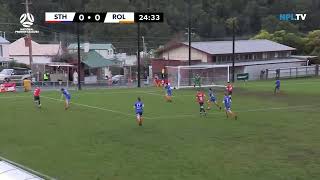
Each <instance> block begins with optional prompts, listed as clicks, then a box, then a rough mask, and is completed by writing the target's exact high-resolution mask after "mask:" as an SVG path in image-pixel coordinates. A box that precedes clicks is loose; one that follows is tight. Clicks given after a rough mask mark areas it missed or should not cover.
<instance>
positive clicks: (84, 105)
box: [41, 96, 135, 117]
mask: <svg viewBox="0 0 320 180" xmlns="http://www.w3.org/2000/svg"><path fill="white" fill-rule="evenodd" d="M41 97H43V98H47V99H50V100H54V101H64V100H61V99H56V98H51V97H47V96H41ZM71 104H74V105H77V106H82V107H87V108H91V109H98V110H102V111H108V112H112V113H115V114H121V115H124V116H128V117H135V115H133V114H127V113H123V112H121V111H116V110H112V109H107V108H104V107H97V106H90V105H87V104H80V103H75V102H71Z"/></svg>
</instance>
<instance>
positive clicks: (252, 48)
mask: <svg viewBox="0 0 320 180" xmlns="http://www.w3.org/2000/svg"><path fill="white" fill-rule="evenodd" d="M183 44H185V45H187V46H188V43H187V42H183ZM191 47H193V48H195V49H198V50H200V51H203V52H205V53H208V54H231V53H232V41H208V42H192V43H191ZM293 50H295V48H292V47H289V46H285V45H283V44H279V43H276V42H273V41H270V40H265V39H258V40H237V41H236V42H235V53H253V52H268V51H293Z"/></svg>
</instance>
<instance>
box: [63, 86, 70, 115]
mask: <svg viewBox="0 0 320 180" xmlns="http://www.w3.org/2000/svg"><path fill="white" fill-rule="evenodd" d="M61 93H62V94H61V99H62V98H63V97H64V99H65V103H64V109H65V110H67V109H69V106H70V100H71V94H70V93H69V92H68V90H66V89H64V88H61Z"/></svg>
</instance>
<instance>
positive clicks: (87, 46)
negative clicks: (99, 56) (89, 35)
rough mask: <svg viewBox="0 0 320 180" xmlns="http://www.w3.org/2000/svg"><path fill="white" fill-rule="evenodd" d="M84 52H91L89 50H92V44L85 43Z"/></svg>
mask: <svg viewBox="0 0 320 180" xmlns="http://www.w3.org/2000/svg"><path fill="white" fill-rule="evenodd" d="M83 50H84V52H89V50H90V43H89V42H85V43H83Z"/></svg>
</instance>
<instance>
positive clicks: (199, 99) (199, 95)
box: [196, 92, 206, 103]
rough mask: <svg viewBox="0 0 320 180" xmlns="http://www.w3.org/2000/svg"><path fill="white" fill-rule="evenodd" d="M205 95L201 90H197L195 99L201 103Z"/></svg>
mask: <svg viewBox="0 0 320 180" xmlns="http://www.w3.org/2000/svg"><path fill="white" fill-rule="evenodd" d="M205 97H206V95H205V94H204V93H203V92H198V93H197V95H196V98H197V101H198V102H199V103H203V102H204V98H205Z"/></svg>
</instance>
